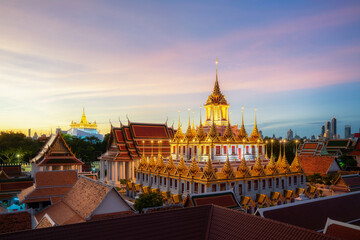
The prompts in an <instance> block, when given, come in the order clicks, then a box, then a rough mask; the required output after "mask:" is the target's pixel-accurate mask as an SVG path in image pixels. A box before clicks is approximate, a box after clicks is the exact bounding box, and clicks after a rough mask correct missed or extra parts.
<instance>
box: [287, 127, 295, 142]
mask: <svg viewBox="0 0 360 240" xmlns="http://www.w3.org/2000/svg"><path fill="white" fill-rule="evenodd" d="M286 136H287V139H288V140H292V139H293V138H294V132H293V131H292V130H291V128H290V129H289V131H287V135H286Z"/></svg>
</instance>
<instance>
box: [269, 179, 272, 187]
mask: <svg viewBox="0 0 360 240" xmlns="http://www.w3.org/2000/svg"><path fill="white" fill-rule="evenodd" d="M268 183H269V188H271V187H272V179H271V178H269V181H268Z"/></svg>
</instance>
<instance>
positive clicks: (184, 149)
mask: <svg viewBox="0 0 360 240" xmlns="http://www.w3.org/2000/svg"><path fill="white" fill-rule="evenodd" d="M185 151H186V147H185V146H183V154H185Z"/></svg>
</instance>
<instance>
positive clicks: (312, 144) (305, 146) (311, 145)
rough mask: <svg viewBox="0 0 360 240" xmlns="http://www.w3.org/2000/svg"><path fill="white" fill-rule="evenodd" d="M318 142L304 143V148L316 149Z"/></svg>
mask: <svg viewBox="0 0 360 240" xmlns="http://www.w3.org/2000/svg"><path fill="white" fill-rule="evenodd" d="M317 146H318V143H304V147H303V149H314V150H315V149H316V147H317Z"/></svg>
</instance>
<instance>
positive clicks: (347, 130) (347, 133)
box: [345, 125, 351, 139]
mask: <svg viewBox="0 0 360 240" xmlns="http://www.w3.org/2000/svg"><path fill="white" fill-rule="evenodd" d="M345 138H346V139H347V138H351V126H350V125H346V126H345Z"/></svg>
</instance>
